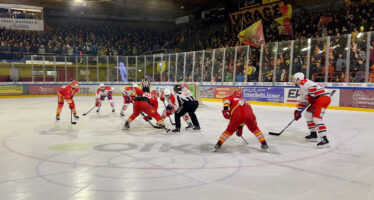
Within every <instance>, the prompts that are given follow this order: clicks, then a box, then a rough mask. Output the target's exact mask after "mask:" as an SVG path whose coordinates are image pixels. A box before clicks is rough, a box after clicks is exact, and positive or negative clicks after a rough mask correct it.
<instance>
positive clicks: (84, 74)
mask: <svg viewBox="0 0 374 200" xmlns="http://www.w3.org/2000/svg"><path fill="white" fill-rule="evenodd" d="M87 66H88V57H87V56H84V57H83V56H79V57H78V81H79V82H87V79H88V75H89V71H88V69H87Z"/></svg>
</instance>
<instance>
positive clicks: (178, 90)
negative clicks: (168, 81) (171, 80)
mask: <svg viewBox="0 0 374 200" xmlns="http://www.w3.org/2000/svg"><path fill="white" fill-rule="evenodd" d="M173 89H174V92H180V91H181V90H182V86H181V85H179V84H176V85H174V88H173Z"/></svg>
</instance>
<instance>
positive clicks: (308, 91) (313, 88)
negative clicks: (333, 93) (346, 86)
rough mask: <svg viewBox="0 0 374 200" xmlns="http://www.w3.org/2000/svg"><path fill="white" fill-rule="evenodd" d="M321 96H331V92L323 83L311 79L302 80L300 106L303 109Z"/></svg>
mask: <svg viewBox="0 0 374 200" xmlns="http://www.w3.org/2000/svg"><path fill="white" fill-rule="evenodd" d="M320 96H330V92H329V91H328V90H327V89H325V87H324V86H323V85H320V84H318V83H316V82H313V81H311V80H309V79H304V80H301V81H300V100H299V105H298V108H299V109H300V108H301V109H302V108H304V107H305V106H307V105H308V104H309V103H311V102H314V100H315V99H316V98H318V97H320Z"/></svg>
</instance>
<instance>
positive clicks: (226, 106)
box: [214, 90, 268, 151]
mask: <svg viewBox="0 0 374 200" xmlns="http://www.w3.org/2000/svg"><path fill="white" fill-rule="evenodd" d="M222 114H223V116H224V117H225V118H226V119H230V122H229V125H228V126H227V128H226V130H225V131H224V132H223V133H222V134H221V137H220V138H219V140H218V142H217V144H216V145H215V146H214V151H217V150H218V149H220V148H221V146H222V144H223V143H224V142H225V141H226V140H227V139H228V138H229V137H231V135H232V134H233V133H234V132H235V131H236V135H237V136H239V137H241V136H242V133H243V126H244V125H247V127H248V129H249V130H250V131H251V132H252V133H253V134H254V135H255V136H256V137H257V140H258V141H259V142H260V143H261V149H263V150H265V149H267V148H268V145H267V143H266V140H265V137H264V136H263V135H262V132H261V131H260V129H259V128H258V126H257V121H256V116H255V114H254V113H253V110H252V107H251V106H250V105H249V103H248V102H247V101H246V100H244V99H242V98H241V94H240V92H239V91H238V90H234V91H233V93H232V95H231V96H228V97H225V98H224V99H223V110H222Z"/></svg>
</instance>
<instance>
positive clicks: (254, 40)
mask: <svg viewBox="0 0 374 200" xmlns="http://www.w3.org/2000/svg"><path fill="white" fill-rule="evenodd" d="M238 38H239V40H240V42H241V43H243V44H248V45H251V46H254V47H260V46H261V44H265V37H264V30H263V27H262V22H261V20H259V21H257V22H256V23H254V24H252V25H251V26H249V27H248V28H246V29H244V30H243V31H242V32H240V33H239V35H238Z"/></svg>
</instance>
